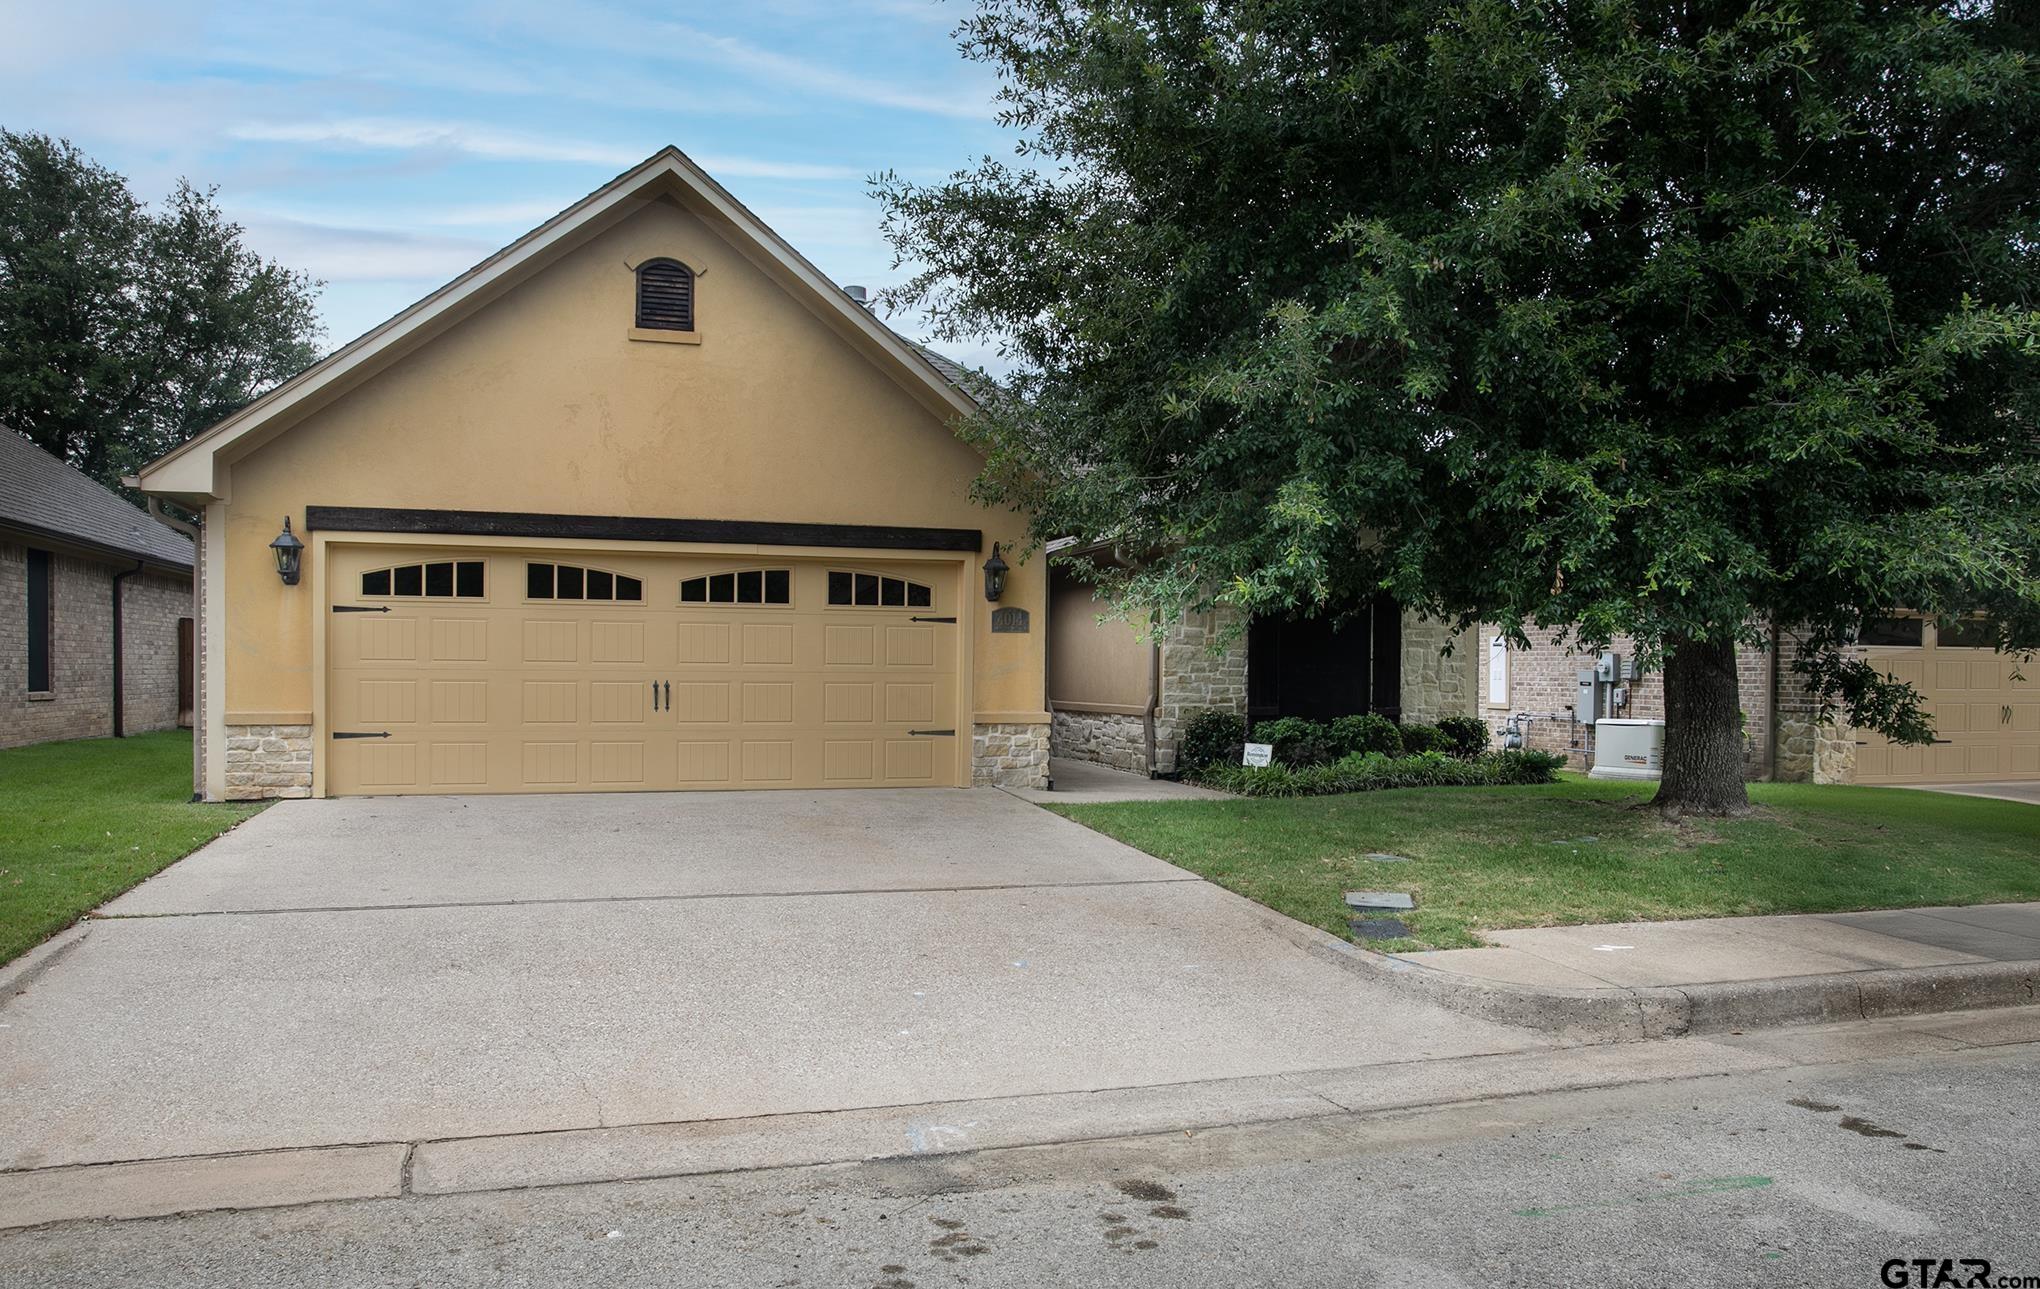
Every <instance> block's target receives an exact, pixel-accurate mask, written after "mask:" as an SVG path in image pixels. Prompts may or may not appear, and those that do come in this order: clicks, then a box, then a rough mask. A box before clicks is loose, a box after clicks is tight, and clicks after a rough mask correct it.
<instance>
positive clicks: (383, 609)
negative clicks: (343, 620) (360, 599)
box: [333, 604, 390, 613]
mask: <svg viewBox="0 0 2040 1289" xmlns="http://www.w3.org/2000/svg"><path fill="white" fill-rule="evenodd" d="M389 611H390V606H389V605H387V604H336V605H334V606H333V612H335V613H388V612H389Z"/></svg>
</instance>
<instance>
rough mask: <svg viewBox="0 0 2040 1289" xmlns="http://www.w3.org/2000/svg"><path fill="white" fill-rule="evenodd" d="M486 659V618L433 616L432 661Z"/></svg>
mask: <svg viewBox="0 0 2040 1289" xmlns="http://www.w3.org/2000/svg"><path fill="white" fill-rule="evenodd" d="M488 660H489V623H488V619H486V618H435V619H434V620H433V622H432V661H433V662H442V663H445V662H487V661H488Z"/></svg>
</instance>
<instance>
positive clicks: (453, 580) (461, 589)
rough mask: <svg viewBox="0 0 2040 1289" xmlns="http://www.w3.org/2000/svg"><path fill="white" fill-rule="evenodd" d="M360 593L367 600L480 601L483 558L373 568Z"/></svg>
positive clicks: (368, 573) (362, 576)
mask: <svg viewBox="0 0 2040 1289" xmlns="http://www.w3.org/2000/svg"><path fill="white" fill-rule="evenodd" d="M361 594H362V595H363V597H365V598H368V599H387V598H391V597H398V598H403V599H410V598H412V597H424V598H427V599H445V600H456V599H457V600H479V599H481V598H482V561H480V560H478V559H462V560H450V559H449V560H435V561H433V562H432V563H429V564H399V565H396V566H395V567H394V568H377V569H370V570H369V571H368V572H366V573H363V574H362V575H361Z"/></svg>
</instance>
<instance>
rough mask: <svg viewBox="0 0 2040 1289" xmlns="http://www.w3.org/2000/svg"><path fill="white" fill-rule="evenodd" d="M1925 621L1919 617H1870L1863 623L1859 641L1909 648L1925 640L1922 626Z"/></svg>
mask: <svg viewBox="0 0 2040 1289" xmlns="http://www.w3.org/2000/svg"><path fill="white" fill-rule="evenodd" d="M1924 625H1925V624H1924V622H1923V621H1922V620H1921V619H1919V618H1869V619H1867V620H1865V621H1864V623H1863V632H1862V635H1860V636H1859V637H1858V641H1859V643H1862V644H1866V645H1873V646H1877V647H1880V648H1885V649H1891V648H1899V649H1904V648H1909V647H1914V646H1917V645H1919V644H1920V643H1921V642H1922V641H1923V640H1924V638H1925V637H1924V634H1923V633H1922V631H1921V628H1922V627H1923V626H1924Z"/></svg>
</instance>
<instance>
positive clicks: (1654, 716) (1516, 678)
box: [1469, 627, 1774, 779]
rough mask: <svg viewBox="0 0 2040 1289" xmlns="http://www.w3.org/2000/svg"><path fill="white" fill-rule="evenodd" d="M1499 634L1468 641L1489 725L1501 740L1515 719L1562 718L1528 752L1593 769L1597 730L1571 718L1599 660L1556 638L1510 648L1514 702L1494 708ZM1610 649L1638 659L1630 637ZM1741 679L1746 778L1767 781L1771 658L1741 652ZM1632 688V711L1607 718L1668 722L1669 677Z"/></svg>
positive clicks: (1538, 636)
mask: <svg viewBox="0 0 2040 1289" xmlns="http://www.w3.org/2000/svg"><path fill="white" fill-rule="evenodd" d="M1494 635H1495V630H1494V628H1493V627H1483V628H1482V629H1481V633H1480V635H1479V637H1478V638H1477V639H1476V640H1474V641H1471V642H1469V645H1470V647H1472V648H1473V649H1474V652H1475V654H1476V657H1477V676H1476V686H1475V690H1474V695H1475V699H1476V703H1477V710H1478V711H1479V713H1480V715H1481V717H1482V719H1484V720H1486V721H1487V723H1488V725H1489V727H1490V728H1492V729H1493V730H1495V731H1496V732H1497V734H1499V733H1500V731H1501V728H1502V725H1503V723H1504V722H1505V721H1506V720H1507V719H1508V717H1509V716H1510V715H1511V714H1513V713H1530V712H1555V713H1557V719H1555V720H1541V721H1536V722H1533V723H1532V724H1531V726H1530V732H1529V737H1528V742H1529V745H1530V746H1531V747H1534V748H1538V749H1541V750H1543V751H1546V752H1557V753H1560V754H1562V755H1564V756H1566V757H1568V758H1569V759H1570V760H1571V762H1572V765H1573V768H1575V769H1579V770H1586V769H1590V768H1592V766H1593V763H1594V756H1593V748H1594V742H1593V731H1592V730H1591V729H1589V728H1587V727H1586V726H1584V725H1579V724H1575V723H1574V722H1573V720H1572V719H1571V716H1572V708H1573V705H1574V703H1576V702H1577V701H1578V699H1579V673H1580V672H1581V671H1583V670H1585V669H1586V668H1588V667H1591V666H1592V665H1593V662H1594V659H1595V658H1597V657H1598V656H1599V655H1598V654H1597V653H1582V652H1580V651H1578V650H1577V649H1574V648H1570V647H1561V646H1560V645H1559V644H1558V643H1557V642H1556V637H1557V633H1556V632H1554V631H1531V632H1530V633H1529V636H1530V643H1531V647H1530V648H1529V649H1519V648H1516V647H1515V646H1513V645H1512V646H1510V648H1509V661H1508V676H1509V692H1508V701H1507V702H1506V703H1505V704H1502V705H1500V706H1493V705H1490V704H1489V702H1488V674H1489V662H1488V641H1489V640H1492V639H1493V638H1494ZM1610 647H1611V648H1612V649H1613V650H1614V651H1615V652H1616V653H1617V654H1619V655H1621V656H1622V657H1623V658H1625V659H1628V658H1634V657H1635V656H1636V644H1635V641H1633V640H1631V639H1629V638H1628V637H1618V638H1617V639H1616V640H1615V642H1614V643H1613V645H1611V646H1610ZM1736 679H1737V688H1738V689H1739V690H1740V692H1741V695H1742V710H1743V722H1744V724H1743V774H1744V777H1746V778H1751V779H1761V778H1764V777H1766V776H1767V775H1769V774H1770V773H1771V762H1772V750H1771V749H1772V739H1773V737H1774V731H1773V718H1772V711H1771V654H1770V651H1769V650H1765V649H1754V648H1750V647H1748V646H1744V647H1742V648H1740V649H1738V650H1737V651H1736ZM1628 689H1629V704H1628V706H1627V707H1625V708H1623V709H1622V710H1621V711H1620V712H1603V713H1602V715H1603V716H1611V715H1613V716H1620V717H1624V718H1629V719H1634V720H1663V719H1664V715H1665V687H1664V675H1663V673H1661V672H1649V673H1646V674H1645V675H1643V676H1642V677H1641V678H1640V679H1637V680H1632V681H1630V682H1629V683H1628Z"/></svg>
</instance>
